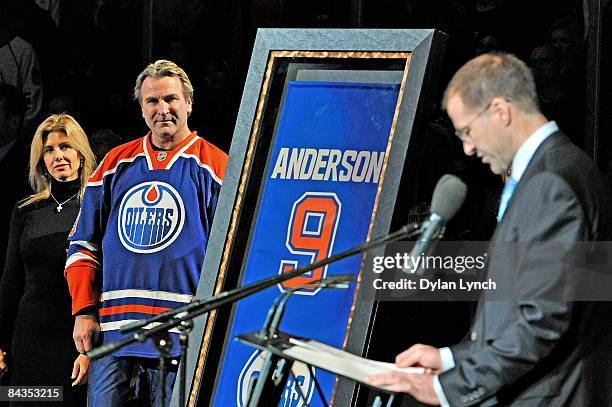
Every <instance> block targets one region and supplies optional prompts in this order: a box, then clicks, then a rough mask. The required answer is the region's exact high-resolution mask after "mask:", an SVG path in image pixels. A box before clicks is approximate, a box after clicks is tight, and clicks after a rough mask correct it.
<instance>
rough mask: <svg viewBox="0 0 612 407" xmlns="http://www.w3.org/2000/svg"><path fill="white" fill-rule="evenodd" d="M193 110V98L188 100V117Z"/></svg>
mask: <svg viewBox="0 0 612 407" xmlns="http://www.w3.org/2000/svg"><path fill="white" fill-rule="evenodd" d="M192 110H193V102H192V101H191V99H189V100H188V102H187V117H189V116H191V111H192Z"/></svg>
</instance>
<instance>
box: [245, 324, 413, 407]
mask: <svg viewBox="0 0 612 407" xmlns="http://www.w3.org/2000/svg"><path fill="white" fill-rule="evenodd" d="M236 340H238V341H240V342H242V343H243V344H246V345H248V346H252V347H255V348H257V349H259V350H260V351H262V352H263V353H264V354H265V362H264V364H263V367H262V369H261V373H260V375H259V377H258V378H257V379H256V380H255V381H254V382H253V383H251V387H250V389H249V397H248V404H247V405H248V406H249V407H257V406H274V405H278V404H279V401H280V399H281V397H282V392H283V390H284V389H286V388H287V380H289V378H290V376H293V380H295V381H296V382H297V377H296V375H295V373H294V372H293V367H294V366H295V364H296V363H303V364H304V365H306V366H307V368H308V369H309V371H310V373H311V375H312V377H313V379H314V384H315V388H316V390H317V393H318V394H319V397H320V398H321V401H322V403H323V405H325V406H327V405H328V403H327V401H326V400H325V396H324V394H323V392H322V391H321V388H320V387H319V384H318V382H317V380H316V377H315V373H314V369H313V367H317V368H319V369H323V370H326V371H328V372H331V373H334V374H336V375H339V376H342V377H345V378H348V379H351V380H353V381H355V382H358V383H360V384H362V385H364V386H367V387H368V388H369V389H370V390H373V391H375V392H376V393H377V396H376V398H375V399H374V403H373V404H372V406H382V405H383V404H382V403H383V402H382V399H386V404H385V406H386V407H395V406H399V403H400V402H401V399H402V393H396V392H393V391H389V390H387V389H386V388H384V387H378V386H373V385H371V384H369V383H367V382H366V381H365V377H366V376H367V375H371V374H378V373H384V372H387V371H390V370H399V371H403V372H406V373H413V374H423V373H424V372H425V369H423V368H417V367H411V368H403V369H398V368H396V367H395V366H394V365H393V364H392V363H386V362H379V361H375V360H371V359H366V358H362V357H360V356H357V355H354V354H352V353H349V352H345V351H343V350H341V349H337V348H334V347H332V346H329V345H326V344H324V343H321V342H317V341H315V340H312V339H307V338H301V337H296V336H292V335H289V334H287V333H283V332H279V333H277V334H275V335H274V336H273V337H271V338H268V337H265V336H264V335H262V334H261V333H260V332H253V333H248V334H243V335H238V336H237V337H236ZM295 388H296V389H298V393H299V395H300V397H301V398H302V400H304V402H305V405H307V404H308V403H306V396H305V394H304V392H303V390H302V389H301V387H300V385H297V386H295Z"/></svg>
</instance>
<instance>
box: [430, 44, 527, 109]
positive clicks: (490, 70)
mask: <svg viewBox="0 0 612 407" xmlns="http://www.w3.org/2000/svg"><path fill="white" fill-rule="evenodd" d="M456 94H457V95H459V96H460V97H461V101H462V102H463V104H464V106H465V107H466V108H468V109H470V110H476V109H480V108H482V107H484V106H486V105H487V103H490V102H491V101H492V100H493V99H494V98H496V97H502V98H506V99H509V100H512V102H513V103H514V104H515V105H516V106H517V107H518V108H519V109H520V110H522V111H523V112H525V113H535V112H539V107H538V94H537V92H536V85H535V81H534V79H533V73H532V72H531V70H530V69H529V67H528V66H527V65H526V64H525V63H524V62H523V61H521V60H520V59H518V58H517V57H515V56H514V55H512V54H506V53H489V54H483V55H480V56H478V57H476V58H474V59H472V60H470V61H468V62H467V63H466V64H465V65H463V66H462V67H461V68H460V69H459V70H458V71H457V72H456V73H455V75H453V77H452V79H451V80H450V82H449V84H448V86H447V87H446V90H445V91H444V97H443V99H442V108H443V109H445V110H446V107H447V103H448V99H449V97H451V96H453V95H456Z"/></svg>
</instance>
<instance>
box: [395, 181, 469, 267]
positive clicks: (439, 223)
mask: <svg viewBox="0 0 612 407" xmlns="http://www.w3.org/2000/svg"><path fill="white" fill-rule="evenodd" d="M466 194H467V186H466V185H465V183H464V182H463V181H461V179H459V177H457V176H455V175H451V174H444V175H443V176H442V177H441V178H440V179H439V180H438V183H437V184H436V188H435V189H434V192H433V197H432V198H431V210H430V212H431V215H429V218H428V219H427V220H426V221H425V222H423V224H422V225H421V230H420V231H419V233H420V235H421V236H420V237H419V238H418V239H417V241H416V243H415V244H414V247H413V248H412V252H410V258H411V259H416V258H417V257H419V256H420V255H427V254H428V253H429V252H430V251H431V250H432V249H433V247H434V246H435V243H436V242H437V241H438V240H439V239H441V238H442V236H443V235H444V230H445V228H446V222H448V221H449V220H451V219H452V218H453V216H455V215H456V214H457V212H459V209H460V208H461V205H463V201H465V196H466ZM410 263H411V264H410V265H408V267H406V268H403V269H402V271H403V272H405V273H410V274H413V273H415V272H421V262H416V261H411V262H410Z"/></svg>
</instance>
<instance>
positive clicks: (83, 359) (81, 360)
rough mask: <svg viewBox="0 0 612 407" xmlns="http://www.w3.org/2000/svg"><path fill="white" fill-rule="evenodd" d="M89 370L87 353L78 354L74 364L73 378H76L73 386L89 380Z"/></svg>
mask: <svg viewBox="0 0 612 407" xmlns="http://www.w3.org/2000/svg"><path fill="white" fill-rule="evenodd" d="M88 371H89V358H88V357H87V356H85V355H79V356H77V358H76V360H75V361H74V364H73V365H72V375H71V376H70V378H71V379H74V381H73V382H72V385H73V386H77V385H79V384H83V383H86V382H87V372H88Z"/></svg>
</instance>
